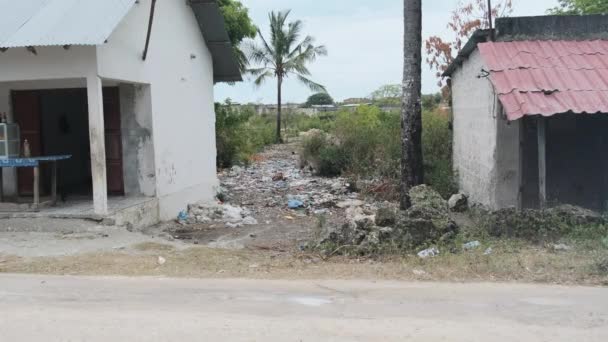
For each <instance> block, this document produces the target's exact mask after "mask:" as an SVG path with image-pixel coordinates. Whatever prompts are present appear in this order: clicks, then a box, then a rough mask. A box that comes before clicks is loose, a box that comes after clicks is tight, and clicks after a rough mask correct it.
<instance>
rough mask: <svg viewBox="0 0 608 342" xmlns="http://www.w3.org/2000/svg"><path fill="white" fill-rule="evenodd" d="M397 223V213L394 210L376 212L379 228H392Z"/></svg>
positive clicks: (386, 209) (381, 209) (382, 209)
mask: <svg viewBox="0 0 608 342" xmlns="http://www.w3.org/2000/svg"><path fill="white" fill-rule="evenodd" d="M395 223H397V211H396V210H394V209H392V208H380V209H378V211H377V212H376V225H377V226H378V227H392V226H394V225H395Z"/></svg>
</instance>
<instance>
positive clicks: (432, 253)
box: [418, 247, 439, 259]
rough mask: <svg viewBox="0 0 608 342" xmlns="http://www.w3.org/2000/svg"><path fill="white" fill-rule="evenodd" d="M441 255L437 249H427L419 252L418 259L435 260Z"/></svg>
mask: <svg viewBox="0 0 608 342" xmlns="http://www.w3.org/2000/svg"><path fill="white" fill-rule="evenodd" d="M438 255H439V250H438V249H437V248H435V247H432V248H428V249H425V250H423V251H420V252H418V257H419V258H421V259H427V258H433V257H436V256H438Z"/></svg>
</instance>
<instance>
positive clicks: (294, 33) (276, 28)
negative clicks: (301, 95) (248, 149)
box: [248, 11, 327, 143]
mask: <svg viewBox="0 0 608 342" xmlns="http://www.w3.org/2000/svg"><path fill="white" fill-rule="evenodd" d="M289 13H290V11H285V12H278V13H275V12H270V14H269V18H270V41H268V40H266V38H264V35H262V32H261V31H260V30H259V29H258V36H259V37H260V41H261V45H258V44H255V43H252V44H250V46H249V61H250V62H251V63H254V64H257V65H258V66H259V67H258V68H254V69H250V70H248V71H249V74H250V75H252V76H253V77H255V81H254V83H255V85H256V86H260V85H262V83H264V82H265V81H266V80H268V79H269V78H272V77H276V79H277V104H278V110H277V138H276V139H277V143H280V142H282V139H281V95H282V94H281V92H282V88H283V81H284V80H285V79H286V78H287V77H289V76H292V75H293V76H295V77H296V79H297V80H298V81H300V82H301V83H303V84H304V85H305V86H307V87H308V88H310V89H311V90H312V91H315V92H326V90H325V87H324V86H322V85H320V84H318V83H315V82H313V81H312V80H310V79H309V78H308V76H310V71H308V68H307V67H306V66H307V64H308V63H311V62H314V61H315V60H316V58H317V56H325V55H327V49H326V48H325V47H324V46H314V38H313V37H311V36H306V37H305V38H304V39H303V40H301V41H300V34H301V31H302V26H303V24H302V22H301V21H300V20H296V21H293V22H290V23H287V17H288V16H289Z"/></svg>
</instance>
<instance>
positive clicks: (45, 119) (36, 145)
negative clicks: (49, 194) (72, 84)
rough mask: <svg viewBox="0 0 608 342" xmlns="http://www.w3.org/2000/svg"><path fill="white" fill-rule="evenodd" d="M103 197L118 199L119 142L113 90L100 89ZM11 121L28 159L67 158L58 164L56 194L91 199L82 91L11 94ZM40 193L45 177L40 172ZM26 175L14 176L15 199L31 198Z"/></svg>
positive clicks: (115, 90) (29, 176)
mask: <svg viewBox="0 0 608 342" xmlns="http://www.w3.org/2000/svg"><path fill="white" fill-rule="evenodd" d="M103 92H104V94H103V95H104V119H105V125H106V127H105V128H106V130H105V132H106V156H107V176H108V194H111V195H123V194H124V185H123V173H122V142H121V134H120V103H119V93H118V88H104V91H103ZM13 108H14V114H15V121H16V122H17V123H18V124H19V126H20V127H21V134H22V140H24V139H28V141H29V142H30V146H31V150H32V155H34V156H38V155H60V154H70V155H72V158H71V159H69V160H67V161H65V162H62V163H61V172H60V173H59V188H60V191H61V192H62V193H63V194H69V195H90V194H91V193H92V181H91V161H90V143H89V123H88V105H87V93H86V89H53V90H37V91H15V92H13ZM42 172H43V183H42V184H43V192H44V190H47V191H48V185H49V184H50V182H49V181H48V179H49V178H48V177H50V175H49V174H48V172H47V171H46V170H44V169H43V171H42ZM31 180H32V170H31V169H21V170H19V171H18V190H19V194H20V195H29V194H31V193H32V181H31Z"/></svg>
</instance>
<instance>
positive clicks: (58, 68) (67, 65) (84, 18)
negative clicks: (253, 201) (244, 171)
mask: <svg viewBox="0 0 608 342" xmlns="http://www.w3.org/2000/svg"><path fill="white" fill-rule="evenodd" d="M147 42H148V44H147ZM240 80H241V75H240V72H239V69H238V64H237V62H236V59H235V56H234V55H233V53H232V47H231V45H230V42H229V38H228V34H227V31H226V28H225V25H224V21H223V18H222V16H221V13H220V11H219V8H218V5H217V3H216V0H158V1H156V0H138V1H136V0H19V1H15V0H0V113H7V116H8V120H9V122H10V121H13V122H16V123H18V124H19V125H20V127H21V138H22V140H25V139H28V142H29V143H30V145H31V150H32V154H33V155H54V154H69V155H71V156H72V158H71V159H70V160H68V161H65V162H62V163H61V164H60V173H59V187H60V192H63V193H64V194H65V195H66V196H67V203H68V204H69V203H70V199H74V203H76V202H77V203H78V206H77V207H76V208H79V209H78V210H82V211H83V212H82V213H85V212H87V210H90V212H91V213H93V214H94V215H97V216H99V217H104V216H107V215H112V214H115V210H117V209H119V208H123V209H124V207H131V204H138V206H137V208H138V209H137V210H138V213H139V216H140V217H139V218H138V219H139V220H140V221H141V220H145V221H146V222H147V223H150V222H153V221H158V220H159V219H160V220H166V219H170V218H174V217H175V215H177V213H178V212H179V211H180V210H181V209H183V208H185V206H186V205H187V204H188V203H192V202H195V201H199V200H205V199H212V198H213V196H214V194H215V188H216V187H217V185H218V180H217V176H216V167H215V157H216V148H215V113H214V98H213V85H214V83H215V82H224V81H229V82H233V81H240ZM3 172H4V174H3V175H4V177H3V179H4V184H3V185H4V193H5V195H7V196H9V197H11V196H12V197H15V198H17V197H22V196H23V195H27V194H28V193H31V192H32V185H31V184H32V183H31V182H30V181H29V180H30V179H31V177H32V176H31V172H32V171H31V169H18V170H14V169H4V170H3ZM43 175H44V170H43ZM47 178H48V177H47ZM42 183H43V184H42V185H43V186H42V188H43V192H44V188H45V177H44V176H43V177H42ZM46 183H48V180H47V182H46ZM47 187H48V186H47ZM76 199H78V201H76ZM83 203H84V204H83ZM86 203H88V205H89V207H90V209H87V207H86V205H85V204H86ZM125 203H127V204H125ZM63 205H66V204H63ZM121 206H122V207H121Z"/></svg>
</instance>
